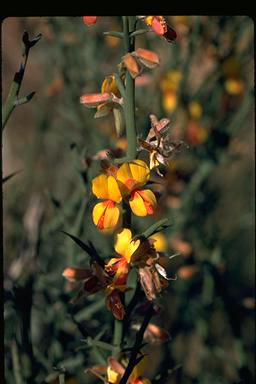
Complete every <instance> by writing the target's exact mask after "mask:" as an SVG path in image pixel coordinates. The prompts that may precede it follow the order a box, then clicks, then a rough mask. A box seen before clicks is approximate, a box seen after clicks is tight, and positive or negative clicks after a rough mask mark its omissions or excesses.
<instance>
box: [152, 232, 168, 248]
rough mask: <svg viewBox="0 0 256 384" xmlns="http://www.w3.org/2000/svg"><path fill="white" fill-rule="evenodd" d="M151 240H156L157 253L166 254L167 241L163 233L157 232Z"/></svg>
mask: <svg viewBox="0 0 256 384" xmlns="http://www.w3.org/2000/svg"><path fill="white" fill-rule="evenodd" d="M149 239H152V240H154V243H153V245H154V248H155V250H156V251H157V252H165V251H166V250H167V241H166V238H165V236H164V235H163V234H162V233H161V232H157V233H155V234H154V235H152V236H150V237H149Z"/></svg>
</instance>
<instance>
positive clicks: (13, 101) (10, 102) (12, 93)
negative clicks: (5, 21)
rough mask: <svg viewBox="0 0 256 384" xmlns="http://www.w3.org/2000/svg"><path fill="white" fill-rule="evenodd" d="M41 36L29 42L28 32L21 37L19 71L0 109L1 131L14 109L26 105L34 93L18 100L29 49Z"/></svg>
mask: <svg viewBox="0 0 256 384" xmlns="http://www.w3.org/2000/svg"><path fill="white" fill-rule="evenodd" d="M41 37H42V35H41V33H39V34H38V35H37V36H36V37H35V38H34V39H32V40H29V35H28V32H26V31H25V32H24V33H23V36H22V43H23V51H22V62H21V64H20V68H19V71H18V72H16V73H15V75H14V78H13V81H12V84H11V87H10V90H9V93H8V96H7V99H6V102H5V104H4V107H3V109H2V130H3V129H4V127H5V125H6V123H7V121H8V119H9V117H10V116H11V113H12V112H13V110H14V108H15V107H16V106H17V105H21V104H24V103H27V102H28V101H30V100H31V99H32V97H33V96H34V94H35V92H31V93H30V94H29V95H27V96H26V97H23V98H22V99H20V100H19V99H18V96H19V92H20V88H21V84H22V80H23V77H24V73H25V69H26V65H27V61H28V55H29V51H30V48H32V47H33V46H34V45H35V44H36V43H37V42H38V41H39V40H40V39H41Z"/></svg>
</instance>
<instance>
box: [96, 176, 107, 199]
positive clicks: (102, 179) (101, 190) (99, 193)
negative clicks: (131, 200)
mask: <svg viewBox="0 0 256 384" xmlns="http://www.w3.org/2000/svg"><path fill="white" fill-rule="evenodd" d="M92 193H93V194H94V195H95V196H96V197H97V198H98V199H108V176H107V175H104V174H102V175H99V176H97V177H95V178H94V179H93V180H92Z"/></svg>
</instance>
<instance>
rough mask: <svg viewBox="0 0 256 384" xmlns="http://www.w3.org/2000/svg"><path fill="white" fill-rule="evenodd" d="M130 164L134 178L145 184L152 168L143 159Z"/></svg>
mask: <svg viewBox="0 0 256 384" xmlns="http://www.w3.org/2000/svg"><path fill="white" fill-rule="evenodd" d="M129 165H130V170H131V174H132V179H134V180H136V181H137V182H138V183H139V184H140V185H145V184H146V182H147V181H148V180H149V177H150V170H149V168H148V166H147V164H146V163H145V162H144V161H142V160H134V161H132V162H130V163H129Z"/></svg>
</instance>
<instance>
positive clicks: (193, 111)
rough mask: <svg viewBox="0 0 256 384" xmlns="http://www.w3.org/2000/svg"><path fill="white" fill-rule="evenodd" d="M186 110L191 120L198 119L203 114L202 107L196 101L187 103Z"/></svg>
mask: <svg viewBox="0 0 256 384" xmlns="http://www.w3.org/2000/svg"><path fill="white" fill-rule="evenodd" d="M188 108H189V112H190V115H191V117H192V118H194V119H200V117H201V116H202V113H203V107H202V105H201V104H200V103H199V102H198V101H192V102H191V103H189V106H188Z"/></svg>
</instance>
